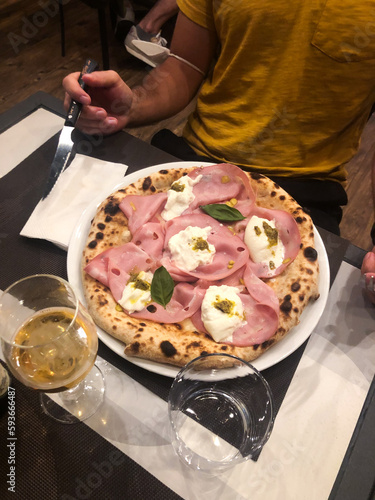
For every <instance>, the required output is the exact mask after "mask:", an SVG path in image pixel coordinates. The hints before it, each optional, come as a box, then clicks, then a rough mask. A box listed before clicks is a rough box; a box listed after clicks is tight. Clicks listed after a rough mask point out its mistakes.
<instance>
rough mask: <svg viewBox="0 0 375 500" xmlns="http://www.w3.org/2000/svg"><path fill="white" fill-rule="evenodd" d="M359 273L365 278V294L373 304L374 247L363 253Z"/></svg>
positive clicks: (374, 279)
mask: <svg viewBox="0 0 375 500" xmlns="http://www.w3.org/2000/svg"><path fill="white" fill-rule="evenodd" d="M361 273H362V275H363V277H364V280H365V287H366V294H367V296H368V298H369V299H370V300H371V302H372V303H373V304H375V247H374V248H373V249H372V251H371V252H368V253H367V254H366V255H365V258H364V259H363V262H362V267H361Z"/></svg>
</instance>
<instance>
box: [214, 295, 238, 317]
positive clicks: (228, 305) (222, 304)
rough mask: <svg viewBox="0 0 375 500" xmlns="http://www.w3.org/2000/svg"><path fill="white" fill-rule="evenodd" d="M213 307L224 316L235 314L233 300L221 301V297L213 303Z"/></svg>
mask: <svg viewBox="0 0 375 500" xmlns="http://www.w3.org/2000/svg"><path fill="white" fill-rule="evenodd" d="M213 306H214V307H215V308H216V309H219V311H221V312H223V313H224V314H233V309H234V302H233V301H232V300H228V299H224V300H220V297H217V301H216V302H214V303H213Z"/></svg>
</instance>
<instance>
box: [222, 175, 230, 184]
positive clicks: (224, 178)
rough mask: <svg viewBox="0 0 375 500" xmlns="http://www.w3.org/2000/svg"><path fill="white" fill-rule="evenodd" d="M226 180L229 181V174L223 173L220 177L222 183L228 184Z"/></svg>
mask: <svg viewBox="0 0 375 500" xmlns="http://www.w3.org/2000/svg"><path fill="white" fill-rule="evenodd" d="M228 182H230V177H229V175H223V177H222V178H221V183H222V184H228Z"/></svg>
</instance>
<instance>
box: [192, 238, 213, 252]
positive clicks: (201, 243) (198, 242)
mask: <svg viewBox="0 0 375 500" xmlns="http://www.w3.org/2000/svg"><path fill="white" fill-rule="evenodd" d="M193 242H194V244H193V246H192V247H191V248H192V250H194V251H195V252H198V251H199V250H201V251H203V250H208V251H209V252H210V248H209V246H208V242H207V240H205V239H204V238H202V237H199V238H193Z"/></svg>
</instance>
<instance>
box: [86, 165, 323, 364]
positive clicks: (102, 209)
mask: <svg viewBox="0 0 375 500" xmlns="http://www.w3.org/2000/svg"><path fill="white" fill-rule="evenodd" d="M318 278H319V265H318V255H317V251H316V249H315V245H314V227H313V224H312V221H311V218H310V217H309V216H308V215H307V214H306V213H305V212H304V211H303V209H302V208H301V207H300V206H299V205H298V203H297V202H296V201H295V200H294V199H293V198H292V197H291V196H290V195H288V194H287V193H286V192H285V191H284V190H283V189H281V188H280V187H279V186H278V185H277V184H275V183H274V182H273V181H271V180H270V179H269V178H267V177H265V176H263V175H260V174H256V173H247V172H244V171H243V170H241V169H240V168H238V167H236V166H234V165H230V164H219V165H212V166H199V165H197V166H196V167H192V168H191V167H188V168H171V169H163V170H160V171H158V172H155V173H154V174H152V175H148V176H147V177H144V178H141V179H139V180H138V181H137V182H134V183H132V184H130V185H128V186H126V187H124V188H123V189H119V190H118V191H116V192H115V193H113V194H111V195H110V196H109V197H108V198H107V199H106V200H104V201H103V203H102V204H101V205H100V206H99V208H98V210H97V212H96V215H95V216H94V218H93V220H92V223H91V228H90V232H89V234H88V238H87V242H86V245H85V248H84V251H83V260H82V280H83V288H84V293H85V299H86V302H87V306H88V310H89V312H90V314H91V315H92V317H93V319H94V321H95V322H96V323H97V325H98V326H99V327H100V328H102V329H103V330H105V331H106V332H107V333H108V334H110V335H111V336H113V337H115V338H116V339H118V340H120V341H121V342H123V343H124V352H125V354H126V356H136V357H141V358H145V359H150V360H153V361H157V362H162V363H169V364H172V365H176V366H183V365H185V364H186V363H187V362H189V361H191V360H192V359H194V358H196V357H197V356H200V355H202V354H204V353H209V354H211V353H227V354H232V355H235V356H238V357H240V358H242V359H244V360H245V361H249V362H251V361H253V360H254V359H256V358H258V357H259V356H261V355H262V354H263V353H264V352H265V351H266V350H268V349H272V346H274V345H275V344H276V343H278V342H280V340H282V339H283V338H284V337H285V336H286V335H287V334H288V333H289V332H290V330H291V329H292V328H293V327H294V326H295V325H297V324H298V323H299V320H300V316H301V314H302V312H303V310H304V308H305V307H306V305H307V304H308V303H309V301H310V300H316V299H318V297H319V290H318V281H319V279H318Z"/></svg>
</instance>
